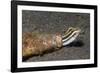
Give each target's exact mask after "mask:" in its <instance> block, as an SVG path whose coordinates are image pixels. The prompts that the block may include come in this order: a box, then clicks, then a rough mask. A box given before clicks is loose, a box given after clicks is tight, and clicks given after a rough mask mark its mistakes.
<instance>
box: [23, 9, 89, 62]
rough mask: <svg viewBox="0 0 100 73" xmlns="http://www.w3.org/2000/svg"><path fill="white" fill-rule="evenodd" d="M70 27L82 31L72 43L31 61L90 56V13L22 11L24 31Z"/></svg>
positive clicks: (86, 57) (74, 58)
mask: <svg viewBox="0 0 100 73" xmlns="http://www.w3.org/2000/svg"><path fill="white" fill-rule="evenodd" d="M69 27H78V28H80V29H81V30H82V31H81V33H80V35H79V36H78V38H77V39H76V40H75V41H74V42H73V43H71V44H69V45H67V46H65V47H62V48H61V49H60V50H58V51H54V52H51V53H47V54H44V55H43V56H34V57H31V58H29V59H27V60H26V61H27V62H31V61H53V60H77V59H89V58H90V14H88V13H67V12H47V11H29V10H23V11H22V33H25V32H34V31H38V32H40V33H43V32H45V33H58V32H59V33H61V34H63V33H64V31H66V30H67V29H68V28H69Z"/></svg>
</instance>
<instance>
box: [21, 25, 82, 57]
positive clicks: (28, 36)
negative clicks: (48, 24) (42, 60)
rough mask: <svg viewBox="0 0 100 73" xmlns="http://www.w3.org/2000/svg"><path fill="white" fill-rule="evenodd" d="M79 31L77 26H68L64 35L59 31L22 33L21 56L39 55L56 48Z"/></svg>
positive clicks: (70, 39) (72, 38)
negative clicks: (51, 32) (52, 32)
mask: <svg viewBox="0 0 100 73" xmlns="http://www.w3.org/2000/svg"><path fill="white" fill-rule="evenodd" d="M80 31H81V30H80V29H79V28H73V27H70V28H69V29H68V30H67V31H66V32H65V33H64V35H61V34H59V33H56V34H48V33H37V32H32V33H24V34H23V37H22V56H23V57H27V56H31V55H32V56H34V55H41V54H44V53H45V52H47V51H50V50H58V49H60V48H61V47H63V46H65V45H68V44H70V43H71V42H73V41H74V40H75V39H76V37H77V36H78V35H79V33H80Z"/></svg>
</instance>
